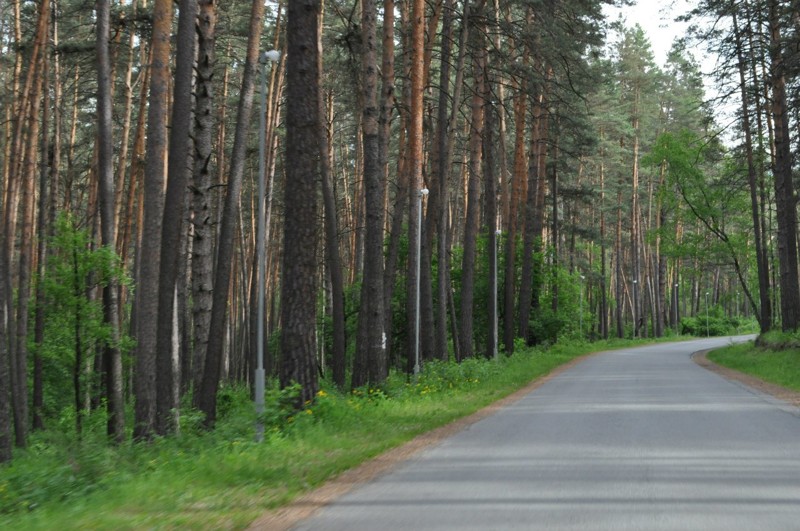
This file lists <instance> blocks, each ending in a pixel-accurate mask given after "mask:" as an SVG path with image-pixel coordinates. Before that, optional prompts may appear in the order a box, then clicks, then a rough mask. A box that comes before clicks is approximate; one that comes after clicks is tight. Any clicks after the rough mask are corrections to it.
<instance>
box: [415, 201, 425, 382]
mask: <svg viewBox="0 0 800 531" xmlns="http://www.w3.org/2000/svg"><path fill="white" fill-rule="evenodd" d="M426 195H428V189H427V188H423V189H422V190H420V191H419V192H417V199H418V201H419V205H417V264H416V266H417V286H416V291H417V297H416V311H415V312H414V376H417V375H418V374H419V369H420V367H419V273H420V263H421V256H420V254H421V252H422V198H423V197H425V196H426Z"/></svg>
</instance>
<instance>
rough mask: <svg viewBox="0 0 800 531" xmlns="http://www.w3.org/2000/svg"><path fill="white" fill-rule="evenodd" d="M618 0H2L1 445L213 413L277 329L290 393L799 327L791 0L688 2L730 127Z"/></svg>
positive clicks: (679, 60)
mask: <svg viewBox="0 0 800 531" xmlns="http://www.w3.org/2000/svg"><path fill="white" fill-rule="evenodd" d="M613 3H614V2H613V1H612V0H607V1H596V2H580V1H572V0H565V1H562V2H536V1H531V0H463V1H462V0H429V1H424V0H381V1H378V0H327V1H326V2H322V1H321V0H291V1H285V0H278V1H274V0H273V1H269V2H266V4H265V3H263V2H252V3H248V2H242V1H232V2H228V3H224V4H218V3H217V2H214V1H213V0H181V1H180V2H177V3H176V2H170V1H167V0H154V1H153V2H147V1H146V0H130V1H121V2H110V1H109V0H96V2H94V3H88V2H83V1H81V0H38V1H20V0H14V1H12V2H8V3H4V4H3V5H2V8H1V9H2V10H1V11H0V21H1V22H2V24H0V39H2V40H1V41H0V45H1V46H2V47H3V53H2V56H0V77H1V78H2V79H3V81H4V83H3V85H2V89H0V97H2V100H0V101H2V109H0V110H1V111H2V114H3V122H2V123H3V128H2V134H0V145H2V154H0V159H1V160H2V174H1V175H0V189H2V195H1V196H0V224H2V226H0V244H1V245H0V279H2V282H0V309H1V310H0V311H2V318H1V319H0V461H8V460H10V459H11V456H12V449H13V447H14V446H15V445H16V446H18V447H24V446H25V445H26V444H27V440H28V433H29V430H30V429H45V428H46V427H47V426H48V423H49V422H53V421H54V419H58V418H60V417H64V415H70V416H71V417H70V418H72V419H74V425H75V429H76V431H77V432H78V433H80V430H81V429H82V424H81V422H82V418H83V416H85V415H86V413H87V412H89V411H92V410H105V411H106V415H107V420H108V423H107V426H108V434H109V436H110V437H111V438H112V439H113V440H116V441H121V440H123V439H124V438H125V437H126V436H131V435H132V436H133V437H134V438H136V439H139V440H148V439H150V438H152V437H154V436H156V435H167V434H170V433H172V432H174V431H175V430H178V429H180V411H181V408H182V407H186V406H187V405H188V404H191V405H192V406H193V407H195V408H197V409H198V410H199V411H200V412H202V413H203V415H204V418H205V424H206V426H207V427H209V428H212V427H213V425H214V422H215V420H216V416H217V393H218V390H219V388H220V386H221V385H222V384H224V383H246V384H250V385H252V383H253V381H254V371H255V369H256V367H257V365H258V362H257V360H258V358H259V356H258V354H259V353H258V352H257V350H258V348H257V345H259V344H260V343H261V341H260V338H259V334H258V333H257V330H259V329H263V330H265V335H266V347H267V348H266V352H265V353H264V354H265V358H264V359H265V363H264V365H265V367H264V369H265V372H266V374H267V376H268V377H269V378H272V379H274V380H276V381H277V382H278V383H279V385H280V386H282V387H288V386H290V385H293V384H295V383H297V384H300V385H299V388H300V389H301V392H300V394H299V395H298V396H297V401H298V405H301V404H303V403H304V402H306V401H309V400H313V399H314V397H315V395H316V393H317V391H318V387H319V378H330V379H332V381H333V382H335V384H336V385H337V386H339V387H341V388H349V387H360V386H365V385H370V386H380V385H381V383H382V382H383V381H384V379H385V378H386V377H387V375H388V373H389V371H390V370H400V371H407V372H408V373H409V374H412V373H414V372H416V371H419V370H420V366H422V365H424V364H425V363H426V362H427V361H428V360H433V359H441V360H454V361H456V362H458V361H461V360H463V359H466V358H469V357H473V356H487V357H494V356H498V355H512V354H513V352H514V349H515V348H516V347H517V346H518V345H523V344H537V343H552V342H555V341H558V340H559V339H561V338H565V337H572V338H580V339H591V338H598V337H608V336H618V337H624V336H632V337H656V336H663V335H665V334H667V333H669V331H670V330H677V331H680V330H679V329H680V327H681V321H682V318H685V317H691V316H695V315H697V314H698V313H701V312H706V315H708V312H709V307H711V306H713V307H714V308H715V311H718V312H723V313H726V314H728V315H729V316H731V317H738V316H740V315H744V314H750V315H753V316H755V318H756V319H757V320H758V322H759V325H760V328H761V330H762V331H767V330H769V329H770V328H772V327H773V326H776V325H779V326H781V327H782V328H783V329H784V330H795V329H797V327H798V324H800V323H799V322H798V320H800V287H798V270H797V228H796V225H797V222H796V208H797V205H796V198H795V192H794V185H793V182H794V179H793V171H794V167H795V162H794V157H795V155H794V154H795V153H796V151H797V147H796V146H797V142H798V139H800V136H798V133H797V125H798V118H799V117H798V113H797V109H798V108H800V106H798V105H797V101H798V89H799V88H800V83H799V82H798V75H797V74H798V71H797V57H798V56H797V49H798V48H797V41H798V35H799V34H798V25H797V15H798V13H797V11H796V6H794V3H792V2H788V1H779V0H704V1H702V2H699V3H698V5H697V7H696V9H695V10H694V11H693V12H691V13H688V14H686V18H687V19H689V20H691V21H693V22H694V26H693V30H692V35H691V36H690V37H693V38H695V39H696V40H697V41H698V42H703V43H706V44H708V45H709V46H710V47H711V48H712V51H714V52H715V53H716V54H717V55H718V56H719V57H720V60H719V62H718V63H717V64H718V66H717V70H716V72H715V75H716V77H717V83H718V87H719V98H718V99H719V102H720V103H727V104H735V105H736V106H737V107H738V113H737V114H736V116H735V117H733V119H732V120H731V121H729V122H725V121H723V120H720V119H715V116H714V106H713V102H709V101H708V99H707V97H706V94H705V91H704V86H703V76H702V74H701V71H700V66H699V64H698V63H697V61H696V58H695V57H693V55H692V54H691V53H690V49H691V46H690V43H691V42H692V41H691V38H690V39H688V40H684V41H679V42H676V43H675V45H674V46H673V48H672V50H671V52H670V54H669V57H668V59H667V61H666V64H665V65H662V66H659V65H657V64H655V61H654V59H653V54H652V50H651V49H650V44H649V42H648V41H647V38H646V36H645V34H644V33H643V31H642V30H641V28H639V27H626V26H625V25H624V24H623V23H622V22H620V21H609V20H606V19H605V17H604V11H603V8H604V6H605V5H610V4H613ZM270 49H275V50H277V51H279V52H281V54H280V59H279V60H278V61H277V62H274V63H273V62H270V61H269V60H266V59H265V57H266V56H265V55H264V51H266V50H270ZM273 57H275V56H273ZM259 79H263V84H261V85H260V84H259ZM259 175H260V176H261V177H262V178H263V179H264V181H265V188H264V190H263V191H259V188H258V187H256V183H257V182H258V178H257V177H258V176H259ZM259 212H263V217H262V216H260V215H259ZM257 227H258V229H257ZM259 235H261V236H259ZM259 244H263V246H264V253H263V260H262V259H261V258H260V256H261V253H259V252H258V249H259ZM259 294H261V296H262V297H263V298H262V299H261V300H263V301H264V303H263V305H262V307H263V310H264V311H263V321H262V322H261V323H259V320H258V319H259V317H258V316H259V315H262V312H261V311H258V312H257V311H256V308H257V306H258V303H257V301H258V300H259V299H260V297H259ZM259 324H260V325H261V326H259ZM706 333H708V330H706ZM68 397H69V398H68ZM127 404H132V405H133V406H134V407H133V417H132V418H126V417H125V412H126V407H125V406H126V405H127Z"/></svg>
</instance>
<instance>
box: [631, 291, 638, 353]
mask: <svg viewBox="0 0 800 531" xmlns="http://www.w3.org/2000/svg"><path fill="white" fill-rule="evenodd" d="M637 283H638V281H637V280H636V279H634V281H633V301H632V304H631V306H633V339H636V328H637V324H638V321H637V318H638V317H639V316H638V315H636V310H637V308H636V300H637V299H638V294H637V293H636V287H637V286H636V285H637Z"/></svg>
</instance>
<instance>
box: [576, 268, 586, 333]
mask: <svg viewBox="0 0 800 531" xmlns="http://www.w3.org/2000/svg"><path fill="white" fill-rule="evenodd" d="M584 280H586V277H585V276H583V275H581V286H580V290H581V295H580V301H579V307H578V313H579V315H580V320H579V322H580V334H579V335H580V337H581V339H583V281H584Z"/></svg>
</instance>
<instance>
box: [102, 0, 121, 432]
mask: <svg viewBox="0 0 800 531" xmlns="http://www.w3.org/2000/svg"><path fill="white" fill-rule="evenodd" d="M110 7H111V6H110V3H109V1H108V0H97V2H96V4H95V9H96V12H97V76H98V81H97V175H98V186H99V202H100V230H101V232H100V239H101V243H102V245H103V247H106V248H108V249H109V250H111V251H112V252H113V251H115V250H116V241H115V237H116V224H115V219H114V218H115V212H116V205H115V198H116V194H115V191H114V168H113V156H114V145H113V141H114V135H113V124H112V115H111V96H112V94H111V59H110V57H109V49H108V39H109V36H110V33H109V31H110V22H109V19H110ZM117 296H118V287H117V283H116V281H115V280H114V278H113V276H112V278H111V279H110V280H109V282H108V283H107V284H106V285H105V286H104V287H103V320H104V321H105V323H106V325H107V326H108V327H109V330H110V331H111V335H110V337H109V339H108V341H107V342H106V344H105V345H104V347H103V359H104V365H105V377H106V381H105V384H106V398H107V401H108V403H107V406H106V407H107V409H108V422H107V427H106V430H107V433H108V436H109V437H110V438H111V439H112V440H114V441H116V442H117V443H121V442H122V440H123V439H124V437H125V402H124V399H123V396H122V353H121V352H120V349H119V307H118V299H117Z"/></svg>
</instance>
